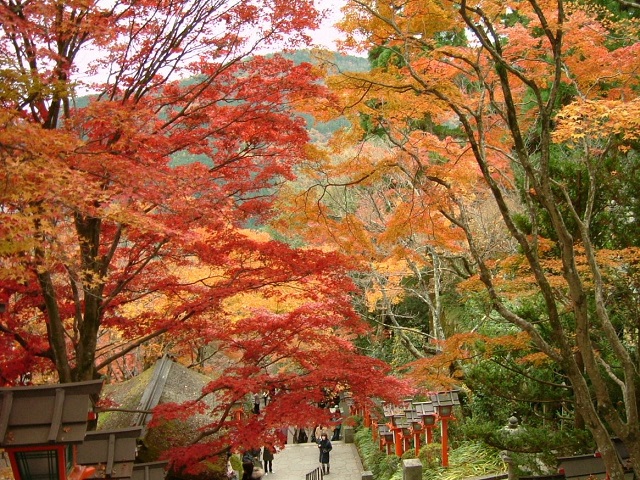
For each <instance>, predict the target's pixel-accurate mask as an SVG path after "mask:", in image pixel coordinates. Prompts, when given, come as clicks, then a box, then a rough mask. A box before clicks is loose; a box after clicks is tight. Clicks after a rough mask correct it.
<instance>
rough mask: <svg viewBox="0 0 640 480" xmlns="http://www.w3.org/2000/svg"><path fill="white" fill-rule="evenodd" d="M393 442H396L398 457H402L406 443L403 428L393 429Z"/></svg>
mask: <svg viewBox="0 0 640 480" xmlns="http://www.w3.org/2000/svg"><path fill="white" fill-rule="evenodd" d="M393 443H395V445H396V456H397V457H401V456H402V454H403V453H404V452H403V451H402V447H403V444H404V438H403V435H402V429H401V428H394V429H393Z"/></svg>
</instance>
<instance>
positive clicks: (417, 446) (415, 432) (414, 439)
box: [413, 430, 421, 457]
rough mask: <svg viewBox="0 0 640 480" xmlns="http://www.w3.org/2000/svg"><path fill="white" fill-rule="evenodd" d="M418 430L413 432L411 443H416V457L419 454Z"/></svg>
mask: <svg viewBox="0 0 640 480" xmlns="http://www.w3.org/2000/svg"><path fill="white" fill-rule="evenodd" d="M420 432H421V431H420V430H416V431H414V432H413V443H415V444H416V457H417V456H418V455H419V454H420Z"/></svg>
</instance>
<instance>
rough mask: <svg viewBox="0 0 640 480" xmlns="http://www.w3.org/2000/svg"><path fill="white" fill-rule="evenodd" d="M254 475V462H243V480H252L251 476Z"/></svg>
mask: <svg viewBox="0 0 640 480" xmlns="http://www.w3.org/2000/svg"><path fill="white" fill-rule="evenodd" d="M252 473H253V462H252V461H251V460H249V461H245V460H243V461H242V480H251V474H252Z"/></svg>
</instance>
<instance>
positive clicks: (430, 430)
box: [426, 425, 433, 445]
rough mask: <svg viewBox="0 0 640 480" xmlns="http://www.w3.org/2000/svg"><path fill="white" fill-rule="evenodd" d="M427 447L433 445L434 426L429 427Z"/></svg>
mask: <svg viewBox="0 0 640 480" xmlns="http://www.w3.org/2000/svg"><path fill="white" fill-rule="evenodd" d="M426 428H427V438H426V441H427V445H429V444H430V443H433V425H428V426H427V427H426Z"/></svg>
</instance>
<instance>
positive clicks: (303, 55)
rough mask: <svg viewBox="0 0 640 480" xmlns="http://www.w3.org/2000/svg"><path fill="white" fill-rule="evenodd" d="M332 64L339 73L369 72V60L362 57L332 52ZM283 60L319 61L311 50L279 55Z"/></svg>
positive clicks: (299, 61)
mask: <svg viewBox="0 0 640 480" xmlns="http://www.w3.org/2000/svg"><path fill="white" fill-rule="evenodd" d="M332 54H333V59H332V62H333V63H334V64H335V66H336V67H337V68H338V70H339V71H341V72H366V71H368V70H369V68H370V66H369V60H367V59H366V58H364V57H356V56H354V55H343V54H342V53H338V52H332ZM281 55H282V56H284V57H285V58H289V59H291V60H293V61H294V62H295V63H296V64H300V63H303V62H309V63H317V62H318V61H319V60H318V59H317V58H315V57H314V55H313V52H312V51H311V50H296V51H295V52H292V53H281Z"/></svg>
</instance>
